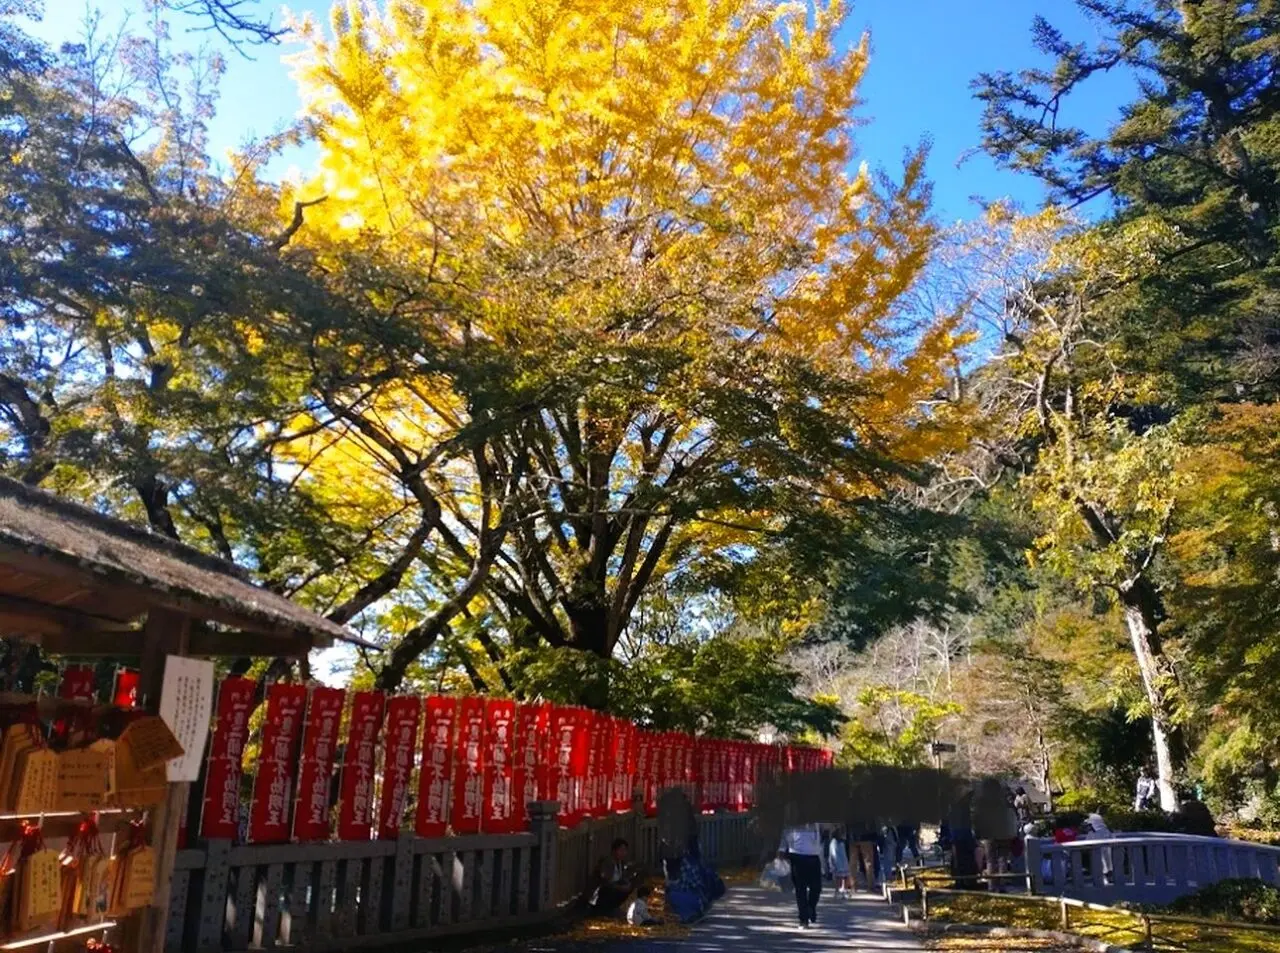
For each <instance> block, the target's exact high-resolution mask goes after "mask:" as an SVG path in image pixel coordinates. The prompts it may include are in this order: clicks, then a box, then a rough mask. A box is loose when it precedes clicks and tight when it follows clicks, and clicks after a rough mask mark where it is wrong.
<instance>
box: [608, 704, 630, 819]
mask: <svg viewBox="0 0 1280 953" xmlns="http://www.w3.org/2000/svg"><path fill="white" fill-rule="evenodd" d="M634 735H635V726H634V725H633V724H631V722H629V721H624V720H623V719H621V718H615V719H614V720H613V743H612V745H611V751H610V755H609V763H610V765H611V767H612V774H611V777H610V778H609V805H610V807H611V808H612V809H613V810H615V811H629V810H630V809H631V771H630V764H631V760H630V758H631V756H630V754H629V753H628V752H629V750H630V746H631V739H632V737H633V736H634Z"/></svg>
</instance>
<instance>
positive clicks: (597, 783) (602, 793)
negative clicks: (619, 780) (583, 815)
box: [587, 712, 613, 817]
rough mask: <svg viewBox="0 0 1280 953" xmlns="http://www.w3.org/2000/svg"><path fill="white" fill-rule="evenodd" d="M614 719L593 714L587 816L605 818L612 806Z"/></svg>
mask: <svg viewBox="0 0 1280 953" xmlns="http://www.w3.org/2000/svg"><path fill="white" fill-rule="evenodd" d="M612 729H613V719H612V718H610V717H609V716H608V715H602V714H597V713H595V712H592V715H591V757H590V759H589V761H588V762H587V764H588V769H587V815H588V816H589V817H604V816H605V815H606V814H608V813H609V810H610V808H611V807H612V805H611V804H610V803H609V788H610V779H611V778H612V777H613V765H612V761H611V757H610V749H611V747H612V744H613V739H612V737H611V736H612Z"/></svg>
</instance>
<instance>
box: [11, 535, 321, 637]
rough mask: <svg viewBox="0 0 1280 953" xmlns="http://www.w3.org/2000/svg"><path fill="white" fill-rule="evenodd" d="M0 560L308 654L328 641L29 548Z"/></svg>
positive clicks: (13, 550)
mask: <svg viewBox="0 0 1280 953" xmlns="http://www.w3.org/2000/svg"><path fill="white" fill-rule="evenodd" d="M0 563H3V564H7V565H10V566H14V567H16V568H18V569H19V570H21V571H22V572H23V573H24V574H27V575H34V576H46V577H48V578H50V579H58V580H61V581H63V582H66V583H69V584H72V585H77V586H82V587H85V588H88V589H90V591H91V592H93V594H94V595H95V597H101V598H103V599H112V600H120V599H127V600H128V601H129V603H130V604H131V605H137V606H145V607H147V609H148V610H150V609H153V608H156V609H165V610H168V611H170V612H174V613H178V614H181V615H185V616H189V617H190V618H192V619H204V620H208V621H211V622H220V623H222V624H223V625H226V626H229V627H230V628H233V629H236V630H239V631H244V632H256V633H260V634H262V635H269V636H272V637H274V638H279V639H289V640H295V644H297V645H298V646H300V647H301V648H299V649H298V654H303V653H305V651H306V650H307V649H310V648H311V646H312V644H313V642H321V643H322V644H323V643H326V642H327V641H328V637H327V636H326V637H324V638H323V639H322V638H321V637H319V636H316V635H312V634H310V633H308V632H307V631H306V630H305V629H300V628H298V627H295V626H292V625H287V624H283V623H279V622H273V621H271V620H269V619H263V618H260V617H258V616H255V615H252V614H250V613H248V612H239V611H235V610H232V609H228V608H226V607H225V606H221V605H218V604H217V602H216V601H214V600H211V599H200V598H196V597H193V596H186V595H182V594H179V593H175V592H172V591H169V590H166V589H163V588H150V587H148V586H143V585H139V584H138V583H136V582H133V581H131V580H129V579H120V578H118V576H117V575H116V574H112V573H106V572H104V573H101V574H99V573H95V572H93V571H91V570H89V569H86V568H84V567H82V566H79V565H77V564H74V563H73V562H72V561H70V560H66V559H57V558H54V557H52V556H47V555H40V554H36V553H32V552H29V551H28V550H25V549H20V548H14V547H9V546H5V545H3V544H0ZM253 654H255V655H256V654H260V653H256V652H255V653H253Z"/></svg>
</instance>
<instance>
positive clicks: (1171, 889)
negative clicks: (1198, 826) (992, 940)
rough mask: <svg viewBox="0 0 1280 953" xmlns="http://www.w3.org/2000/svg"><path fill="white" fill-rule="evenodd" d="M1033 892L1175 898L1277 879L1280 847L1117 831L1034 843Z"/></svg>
mask: <svg viewBox="0 0 1280 953" xmlns="http://www.w3.org/2000/svg"><path fill="white" fill-rule="evenodd" d="M1026 859H1027V874H1028V876H1029V878H1030V881H1031V889H1032V891H1033V892H1034V893H1037V894H1045V895H1052V896H1065V897H1071V898H1074V899H1076V900H1085V901H1089V902H1093V903H1107V904H1111V903H1117V902H1120V901H1130V902H1135V903H1168V902H1170V901H1172V900H1176V899H1177V898H1178V897H1182V896H1185V895H1186V894H1189V893H1194V892H1195V891H1197V890H1199V889H1200V888H1202V887H1205V886H1208V885H1209V884H1213V883H1217V882H1218V881H1220V880H1229V879H1232V878H1237V877H1257V878H1260V879H1262V880H1265V881H1266V882H1267V883H1273V884H1274V883H1276V882H1277V876H1278V873H1280V848H1278V847H1268V846H1265V845H1262V844H1250V843H1248V842H1246V841H1235V840H1227V839H1225V838H1220V837H1197V836H1193V835H1190V834H1141V833H1135V834H1117V835H1116V836H1114V837H1110V838H1107V839H1105V840H1080V841H1072V842H1070V843H1066V844H1058V843H1055V842H1054V841H1052V840H1040V839H1036V838H1031V839H1028V840H1027V851H1026Z"/></svg>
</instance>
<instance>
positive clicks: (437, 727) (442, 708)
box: [413, 695, 458, 837]
mask: <svg viewBox="0 0 1280 953" xmlns="http://www.w3.org/2000/svg"><path fill="white" fill-rule="evenodd" d="M457 720H458V702H457V699H454V698H444V697H441V696H439V695H433V696H431V697H430V698H428V699H427V717H426V721H425V722H424V723H423V727H422V770H421V772H420V773H419V774H418V811H417V817H416V819H415V821H414V825H413V828H414V830H415V831H416V832H417V834H418V836H419V837H444V835H445V831H446V830H448V827H449V804H450V801H451V798H450V792H451V787H450V781H451V779H452V768H453V735H454V725H455V723H456V722H457Z"/></svg>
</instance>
